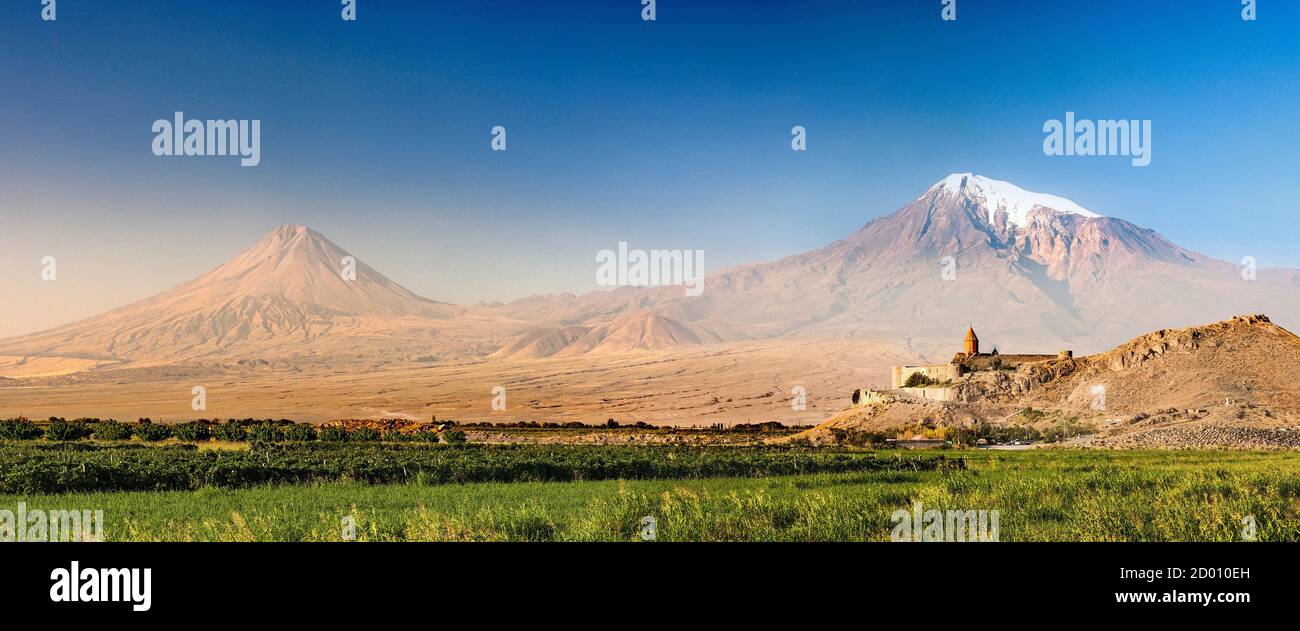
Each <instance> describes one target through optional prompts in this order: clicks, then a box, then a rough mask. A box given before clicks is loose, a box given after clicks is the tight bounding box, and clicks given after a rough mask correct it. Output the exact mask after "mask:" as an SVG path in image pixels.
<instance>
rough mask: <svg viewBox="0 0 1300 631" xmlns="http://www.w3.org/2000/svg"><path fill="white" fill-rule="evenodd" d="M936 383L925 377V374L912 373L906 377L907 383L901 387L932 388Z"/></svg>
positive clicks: (935, 380)
mask: <svg viewBox="0 0 1300 631" xmlns="http://www.w3.org/2000/svg"><path fill="white" fill-rule="evenodd" d="M937 383H939V381H938V380H937V379H931V378H930V377H927V376H925V373H919V372H914V373H912V374H911V375H908V377H907V381H906V382H904V383H903V387H904V388H923V387H925V386H933V385H935V384H937Z"/></svg>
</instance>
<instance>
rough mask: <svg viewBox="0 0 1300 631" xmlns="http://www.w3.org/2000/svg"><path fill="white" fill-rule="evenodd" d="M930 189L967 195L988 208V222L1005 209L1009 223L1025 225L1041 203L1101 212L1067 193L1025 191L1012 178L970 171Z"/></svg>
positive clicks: (1085, 214)
mask: <svg viewBox="0 0 1300 631" xmlns="http://www.w3.org/2000/svg"><path fill="white" fill-rule="evenodd" d="M929 192H930V193H931V194H952V195H956V196H965V197H966V198H967V199H970V200H971V201H973V202H975V203H977V204H979V205H980V206H982V207H984V208H986V209H988V213H989V216H988V221H989V223H993V218H994V216H996V214H997V212H998V211H999V210H1005V211H1006V213H1007V223H1009V224H1011V225H1014V226H1017V227H1024V226H1025V225H1026V224H1027V223H1029V211H1031V210H1033V209H1034V208H1035V207H1038V206H1042V207H1044V208H1050V209H1052V210H1055V211H1057V212H1061V213H1066V214H1071V215H1080V216H1083V217H1100V216H1101V215H1098V214H1097V213H1094V212H1092V211H1090V210H1088V209H1086V208H1084V207H1082V206H1080V205H1078V204H1076V203H1074V202H1072V201H1070V200H1068V199H1065V198H1064V197H1057V196H1056V195H1048V194H1045V193H1035V192H1033V191H1026V190H1025V189H1023V188H1020V187H1019V186H1016V185H1015V184H1012V183H1010V182H1003V181H1001V180H994V179H990V178H986V177H984V176H982V175H973V174H970V173H953V174H952V175H949V176H948V177H945V178H943V180H940V181H939V183H938V184H935V185H934V186H933V187H931V188H930V191H929Z"/></svg>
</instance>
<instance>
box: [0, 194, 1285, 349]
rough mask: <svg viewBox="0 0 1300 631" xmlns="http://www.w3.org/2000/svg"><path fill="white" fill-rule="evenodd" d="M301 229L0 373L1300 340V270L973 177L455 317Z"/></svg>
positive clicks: (61, 330) (460, 310)
mask: <svg viewBox="0 0 1300 631" xmlns="http://www.w3.org/2000/svg"><path fill="white" fill-rule="evenodd" d="M349 257H350V255H349V254H348V253H347V252H346V251H344V250H343V249H342V248H339V247H338V246H336V245H335V244H333V243H332V242H330V241H329V240H328V239H326V238H325V237H323V236H321V235H320V234H318V233H316V232H314V231H312V230H309V229H307V228H305V227H302V226H282V227H280V228H278V229H276V230H275V231H274V232H272V233H271V234H269V235H267V236H266V237H265V238H264V239H263V240H262V241H260V242H259V243H257V244H256V245H254V246H253V247H252V248H250V249H248V250H246V251H245V252H243V253H242V254H240V255H238V256H237V257H235V258H234V259H232V260H231V261H229V262H228V263H226V264H224V265H222V266H220V267H218V268H217V269H214V270H212V271H211V272H208V273H207V274H204V275H203V276H200V277H199V278H196V279H195V280H193V281H191V282H189V283H186V284H184V285H181V286H179V287H176V288H174V289H171V290H169V291H167V292H164V293H162V294H159V295H158V296H155V297H152V298H149V299H146V300H142V301H140V302H137V303H134V304H131V305H128V306H125V307H122V308H120V309H117V310H114V311H110V312H108V313H105V314H102V315H99V316H95V317H92V318H89V319H87V320H83V321H80V322H76V323H72V324H68V325H65V326H61V327H58V328H55V329H51V330H49V331H45V332H41V333H36V334H32V335H26V336H22V337H16V338H10V339H6V340H0V355H11V356H35V357H66V358H81V359H94V360H109V361H120V362H127V363H131V364H135V365H164V364H170V363H179V362H217V363H226V364H232V363H244V362H260V363H262V364H270V365H281V364H282V365H285V366H299V365H301V364H303V363H307V362H315V363H331V362H359V363H365V364H387V363H401V362H430V361H444V360H450V359H466V358H474V359H481V358H488V357H492V358H496V359H512V358H514V359H524V358H541V357H552V356H555V357H564V356H573V355H581V354H586V353H603V352H627V351H635V350H640V349H658V348H668V347H676V346H688V345H700V344H708V343H713V342H725V341H740V340H757V339H766V338H775V337H800V336H807V337H820V338H834V337H843V338H855V337H856V338H879V339H888V340H891V341H894V342H898V343H899V344H904V345H908V346H911V347H913V348H915V349H917V352H918V353H922V354H923V353H927V352H935V353H937V352H942V349H944V348H948V347H952V348H953V349H954V350H955V344H956V342H957V341H958V336H959V335H960V333H961V331H964V330H965V327H966V326H967V324H969V323H974V324H975V325H976V327H977V328H978V329H979V331H980V335H981V338H982V339H984V340H985V343H986V345H987V346H1002V347H1003V348H1004V349H1005V350H1007V351H1008V352H1013V351H1015V352H1040V351H1054V350H1056V349H1058V348H1074V349H1078V350H1081V351H1085V352H1086V351H1093V350H1100V349H1102V348H1106V347H1109V346H1113V345H1115V344H1118V343H1119V342H1122V341H1124V340H1126V339H1129V338H1131V337H1134V336H1136V335H1139V334H1142V333H1145V332H1147V331H1150V330H1153V329H1162V328H1167V327H1172V326H1188V325H1192V324H1197V323H1201V322H1205V321H1211V320H1220V319H1226V318H1228V317H1230V316H1232V315H1233V314H1236V313H1256V312H1258V313H1268V314H1271V315H1273V317H1274V319H1275V320H1277V321H1278V322H1279V323H1280V324H1283V325H1284V326H1291V327H1293V328H1294V327H1296V325H1300V321H1297V319H1298V318H1300V270H1277V269H1275V270H1268V269H1260V270H1258V271H1257V273H1256V278H1255V279H1254V280H1251V281H1248V280H1244V279H1243V278H1242V276H1241V273H1240V271H1239V270H1238V268H1237V266H1235V265H1233V264H1230V263H1227V262H1224V261H1219V260H1215V259H1213V258H1210V257H1207V256H1205V255H1202V254H1199V253H1196V252H1193V251H1190V250H1187V249H1185V248H1182V247H1180V246H1178V245H1176V244H1174V243H1171V242H1170V241H1169V240H1167V239H1165V238H1164V237H1162V236H1161V235H1160V234H1158V233H1156V232H1155V231H1153V230H1150V229H1146V228H1141V227H1139V226H1136V225H1133V224H1131V223H1129V222H1127V221H1124V220H1122V219H1117V218H1114V217H1104V216H1100V215H1098V214H1096V213H1093V212H1090V211H1088V210H1086V209H1084V208H1082V207H1081V206H1079V205H1077V204H1075V203H1073V202H1071V201H1069V200H1066V199H1063V198H1060V197H1054V196H1050V195H1042V194H1037V193H1031V192H1028V191H1024V190H1022V189H1020V188H1019V187H1016V186H1015V185H1013V184H1009V183H1007V182H1001V181H997V180H992V179H988V178H985V177H981V176H978V175H972V174H969V173H960V174H953V175H950V176H948V177H945V178H944V179H943V180H941V181H939V182H938V183H936V184H935V185H934V186H932V187H931V188H930V189H929V190H927V191H926V192H925V193H924V194H922V195H921V196H920V197H918V198H917V199H916V200H915V201H913V202H911V203H910V204H908V205H906V206H904V207H903V208H901V209H899V210H898V211H896V212H894V213H893V214H890V215H888V216H885V217H881V218H879V219H875V220H873V221H871V222H870V223H868V224H867V225H865V226H863V227H862V228H861V229H859V230H858V231H857V232H855V233H853V234H852V235H849V236H848V237H847V238H845V239H842V240H840V241H836V242H834V243H832V244H830V245H827V246H826V247H823V248H820V249H817V250H814V251H811V252H807V253H804V254H800V255H797V256H791V257H787V258H784V259H780V260H777V261H772V262H767V263H756V264H751V265H743V266H739V267H734V268H730V269H725V270H721V271H719V272H716V273H714V274H712V275H710V276H709V277H708V279H707V280H706V286H705V291H704V293H703V295H700V296H696V297H689V296H686V295H684V292H683V291H682V289H681V287H661V288H652V289H645V288H620V289H616V290H612V291H598V292H592V293H588V294H584V295H581V296H576V295H572V294H553V295H544V296H543V295H539V296H534V297H531V298H526V299H522V300H517V301H514V302H511V303H508V304H505V305H495V306H479V307H461V306H456V305H451V304H447V303H442V302H438V301H434V300H429V299H427V298H422V297H420V296H417V295H415V294H414V293H412V292H411V291H409V290H407V289H405V288H404V287H402V286H400V285H398V284H397V283H395V282H393V281H391V280H389V279H388V278H386V277H384V276H383V275H382V274H380V273H379V272H378V271H376V270H374V269H372V268H370V267H369V266H367V265H365V264H364V263H361V262H360V261H355V278H351V277H348V278H345V277H344V276H345V275H344V274H343V273H341V272H342V270H343V269H344V267H345V265H346V264H347V261H349V260H351V259H349Z"/></svg>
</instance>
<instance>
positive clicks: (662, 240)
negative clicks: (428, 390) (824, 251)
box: [0, 0, 1300, 335]
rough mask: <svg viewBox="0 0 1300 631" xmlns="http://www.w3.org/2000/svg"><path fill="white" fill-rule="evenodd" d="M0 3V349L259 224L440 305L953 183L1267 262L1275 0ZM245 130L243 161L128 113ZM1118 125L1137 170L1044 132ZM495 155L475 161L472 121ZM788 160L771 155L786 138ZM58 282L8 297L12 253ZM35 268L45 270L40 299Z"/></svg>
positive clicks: (15, 283)
mask: <svg viewBox="0 0 1300 631" xmlns="http://www.w3.org/2000/svg"><path fill="white" fill-rule="evenodd" d="M1260 5H1261V6H1260V7H1259V19H1258V20H1257V21H1254V22H1245V21H1243V20H1241V18H1240V2H1239V0H1213V1H1211V0H1204V1H1197V2H1174V1H1169V2H1129V1H1120V0H1114V1H1106V0H1090V1H1089V2H1046V1H1040V0H1033V1H1030V0H1026V1H1021V2H1017V1H1014V0H958V19H957V21H956V22H943V21H941V20H940V18H939V11H940V2H939V0H915V1H912V0H899V1H897V2H863V1H861V0H858V1H853V2H793V1H792V2H783V1H774V0H768V1H763V2H757V1H753V2H739V1H732V2H722V1H706V0H690V1H687V0H661V1H660V2H659V4H658V7H657V12H658V15H657V17H658V19H657V20H656V21H655V22H649V23H648V22H643V21H642V20H641V19H640V11H641V7H640V3H639V0H598V1H597V0H592V1H589V2H576V1H574V2H565V1H558V0H556V1H536V2H494V1H492V0H464V1H442V2H401V1H395V0H359V2H358V20H357V21H356V22H354V23H347V22H343V21H342V20H340V19H339V9H340V7H339V5H338V3H337V2H334V1H332V0H312V1H307V0H286V1H283V2H265V1H255V0H232V1H228V2H205V3H198V2H184V3H181V2H171V1H164V0H138V1H133V2H103V1H93V2H92V1H89V0H62V1H60V2H59V4H58V20H57V21H56V22H52V23H47V22H42V21H41V20H40V17H39V12H40V3H39V1H38V0H21V1H20V0H3V1H0V143H2V144H0V146H2V147H3V149H4V151H3V152H0V220H3V221H2V223H0V269H3V270H4V272H3V276H0V293H3V294H6V295H10V296H13V297H14V299H15V300H16V301H17V302H18V303H19V304H25V305H29V306H30V309H28V310H24V312H23V313H22V314H5V315H3V316H0V335H8V334H16V333H22V332H26V331H30V330H35V329H40V328H46V327H48V326H52V325H55V324H59V323H62V322H65V321H68V320H71V319H75V318H78V317H84V316H89V315H93V314H94V313H97V312H99V311H102V310H104V309H107V308H111V307H115V306H119V305H121V304H124V303H126V302H128V301H131V300H135V299H139V298H143V297H145V296H148V295H151V294H153V293H156V292H158V291H161V290H163V289H166V288H168V287H170V286H172V285H175V284H177V283H180V282H183V281H185V280H188V279H190V278H192V277H194V276H196V275H198V274H200V273H202V272H204V271H206V270H207V269H210V268H211V267H213V266H215V265H217V264H220V263H221V262H223V261H224V260H226V259H227V258H229V257H230V256H232V255H234V254H235V253H236V252H238V251H239V250H241V249H243V248H244V247H247V246H248V245H250V244H251V243H253V242H254V241H256V240H257V239H258V238H260V237H261V236H262V235H263V234H264V233H266V232H268V231H270V230H271V229H272V228H274V227H275V226H276V225H278V224H281V223H301V224H306V225H309V226H311V227H313V228H315V229H317V230H319V231H320V232H322V233H324V234H325V235H326V236H328V237H330V238H331V239H332V240H334V241H335V242H337V243H338V244H339V245H341V246H343V247H344V248H346V249H348V250H350V251H351V252H353V253H354V254H356V255H358V257H360V258H361V259H363V260H365V261H367V262H369V263H370V264H371V265H373V266H374V267H376V268H377V269H379V270H381V271H383V272H384V273H386V274H387V275H389V276H390V277H391V278H393V279H394V280H396V281H398V282H400V283H402V284H404V285H406V286H408V287H410V288H411V289H413V290H414V291H416V292H417V293H420V294H422V295H425V296H428V297H431V298H436V299H440V300H448V301H453V302H458V303H472V302H475V301H478V300H492V299H501V300H509V299H514V298H519V297H523V296H526V295H530V294H533V293H545V292H552V291H575V292H576V291H586V290H589V289H593V288H594V268H595V258H594V257H595V253H596V251H597V250H600V249H604V248H612V247H614V246H615V245H616V244H617V242H618V241H628V242H630V243H631V244H632V247H644V248H683V249H686V248H690V249H703V250H705V252H706V255H705V264H706V266H707V267H708V268H709V269H716V268H718V267H721V266H726V265H732V264H738V263H745V262H753V261H760V260H768V259H774V258H779V257H781V256H785V255H789V254H796V253H799V252H802V251H806V250H809V249H813V248H816V247H820V246H821V245H824V244H826V243H829V242H831V241H834V240H836V239H838V238H841V237H844V236H846V235H848V234H849V233H851V232H852V231H854V230H856V229H857V228H859V227H860V226H861V225H862V224H864V223H866V222H867V221H869V220H870V219H872V218H874V217H878V216H881V215H885V214H888V213H890V212H892V211H894V210H896V209H897V208H899V207H900V206H902V205H904V204H905V203H907V202H908V201H910V200H912V199H914V198H915V197H916V196H918V195H919V194H920V193H921V192H923V191H924V190H925V189H926V188H927V187H928V186H930V185H931V184H933V183H934V182H935V181H937V180H939V179H941V178H942V177H943V176H944V175H946V174H948V173H950V172H955V171H973V172H976V173H979V174H982V175H986V176H989V177H993V178H996V179H1003V180H1009V181H1011V182H1014V183H1016V184H1018V185H1020V186H1022V187H1024V188H1027V189H1030V190H1036V191H1040V192H1045V193H1052V194H1056V195H1061V196H1064V197H1068V198H1071V199H1073V200H1074V201H1076V202H1078V203H1079V204H1081V205H1083V206H1085V207H1087V208H1089V209H1091V210H1094V211H1096V212H1099V213H1102V214H1106V215H1114V216H1119V217H1124V218H1126V219H1129V220H1131V221H1133V222H1135V223H1137V224H1139V225H1143V226H1147V227H1151V228H1154V229H1156V230H1158V231H1160V232H1161V233H1163V234H1165V235H1166V236H1168V237H1169V238H1171V239H1172V240H1174V241H1175V242H1177V243H1179V244H1181V245H1184V246H1186V247H1189V248H1192V249H1194V250H1199V251H1202V252H1205V253H1207V254H1210V255H1213V256H1217V257H1219V258H1223V259H1227V260H1232V261H1238V260H1240V258H1241V257H1242V256H1245V255H1251V256H1255V257H1256V258H1257V259H1258V261H1259V264H1260V265H1261V266H1265V267H1269V266H1289V267H1300V252H1298V251H1297V248H1296V247H1295V243H1296V238H1297V236H1300V235H1298V234H1297V233H1298V232H1300V231H1298V230H1297V227H1296V226H1297V223H1298V222H1297V220H1296V219H1297V215H1298V214H1300V201H1298V200H1300V173H1298V172H1297V171H1298V170H1300V166H1298V165H1300V160H1297V157H1300V156H1297V153H1300V149H1297V142H1298V141H1300V81H1298V79H1300V37H1297V35H1296V33H1298V32H1300V6H1298V5H1297V3H1293V2H1282V1H1280V0H1260ZM175 111H184V112H185V113H186V114H187V115H189V116H193V117H196V118H249V119H252V118H256V119H260V120H261V121H262V139H261V140H262V142H261V144H262V162H261V165H260V166H257V167H254V168H241V167H240V166H239V164H238V160H237V159H233V158H160V157H156V156H154V155H152V153H151V152H150V143H151V142H152V140H153V134H152V132H150V126H151V125H152V123H153V121H154V120H156V119H159V118H170V117H171V115H172V113H173V112H175ZM1066 111H1074V112H1076V113H1077V114H1078V116H1079V117H1081V118H1092V119H1102V118H1130V119H1150V120H1151V121H1152V129H1153V149H1152V156H1153V159H1152V163H1151V165H1150V166H1148V167H1145V168H1135V167H1133V166H1130V164H1129V161H1128V159H1127V158H1120V157H1092V158H1079V157H1048V156H1045V155H1044V154H1043V152H1042V149H1041V147H1042V139H1043V133H1042V131H1041V129H1042V125H1043V122H1044V121H1045V120H1047V119H1049V118H1062V117H1063V116H1064V114H1065V112H1066ZM494 125H503V126H505V127H506V129H507V133H508V143H509V145H508V146H509V149H508V150H507V151H505V152H492V151H490V149H489V140H490V131H489V130H490V129H491V128H492V127H493V126H494ZM794 125H803V126H805V127H806V128H807V130H808V151H806V152H803V153H796V152H794V151H791V150H790V145H789V141H790V128H791V127H792V126H794ZM45 255H55V256H56V257H57V258H58V261H59V280H60V282H58V283H42V282H40V280H39V261H40V258H41V257H42V256H45ZM65 281H66V282H65Z"/></svg>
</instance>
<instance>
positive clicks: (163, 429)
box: [135, 423, 172, 442]
mask: <svg viewBox="0 0 1300 631" xmlns="http://www.w3.org/2000/svg"><path fill="white" fill-rule="evenodd" d="M135 435H136V436H139V437H140V440H146V441H149V442H157V441H160V440H167V439H168V438H170V437H171V435H172V428H170V427H167V426H166V425H158V424H154V423H140V424H137V425H136V426H135Z"/></svg>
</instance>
